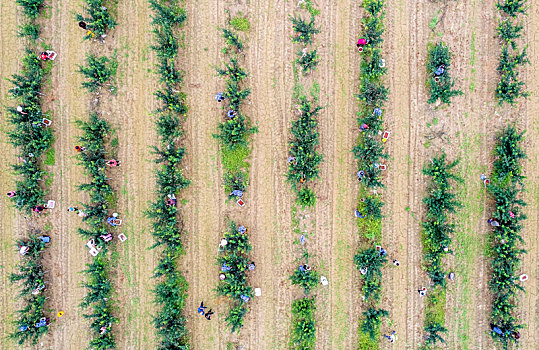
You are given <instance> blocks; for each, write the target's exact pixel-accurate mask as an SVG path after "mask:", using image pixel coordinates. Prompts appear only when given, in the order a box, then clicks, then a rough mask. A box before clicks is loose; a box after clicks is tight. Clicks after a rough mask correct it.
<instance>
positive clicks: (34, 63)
mask: <svg viewBox="0 0 539 350" xmlns="http://www.w3.org/2000/svg"><path fill="white" fill-rule="evenodd" d="M49 70H50V66H47V68H44V67H42V63H41V62H40V60H39V58H38V56H37V55H36V54H35V53H33V52H32V51H30V50H29V49H27V51H26V55H25V56H23V67H22V71H21V72H20V73H19V74H13V75H12V77H11V79H10V81H11V83H13V85H14V87H13V88H11V89H10V90H9V93H10V94H11V95H12V96H13V97H14V98H15V99H17V100H18V102H19V107H20V108H19V109H20V111H19V110H17V108H13V107H10V108H8V109H7V112H8V115H9V119H8V120H9V122H10V123H11V125H12V126H13V129H12V130H10V131H9V132H8V137H9V140H10V142H11V144H12V145H13V146H15V147H16V148H17V150H18V156H19V160H20V163H19V164H16V165H13V169H14V171H15V174H16V175H18V177H17V179H16V181H15V187H16V188H15V191H16V193H17V195H16V196H15V197H12V200H13V202H14V204H15V207H16V208H18V209H20V210H24V211H26V212H27V213H30V212H31V211H32V209H33V208H35V207H36V206H38V205H43V203H44V196H45V190H44V188H43V185H42V182H43V180H44V177H45V176H46V172H45V171H44V170H43V169H42V168H41V165H42V164H41V163H42V162H41V157H42V155H43V153H44V152H45V151H46V150H48V149H49V148H50V147H51V144H52V140H53V133H52V129H50V128H47V127H45V126H44V124H43V123H42V120H43V118H44V117H45V114H44V113H43V112H42V107H41V95H42V93H41V88H42V81H43V79H44V76H45V74H46V73H47V72H48V71H49ZM21 108H22V109H21Z"/></svg>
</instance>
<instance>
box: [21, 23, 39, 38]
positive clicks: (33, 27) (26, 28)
mask: <svg viewBox="0 0 539 350" xmlns="http://www.w3.org/2000/svg"><path fill="white" fill-rule="evenodd" d="M17 35H18V36H19V37H21V38H24V37H28V38H30V39H32V40H37V39H39V25H38V24H32V23H26V24H23V25H22V26H19V32H18V33H17Z"/></svg>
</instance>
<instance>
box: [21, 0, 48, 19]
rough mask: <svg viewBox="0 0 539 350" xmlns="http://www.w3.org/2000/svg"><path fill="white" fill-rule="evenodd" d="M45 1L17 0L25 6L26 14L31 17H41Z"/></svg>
mask: <svg viewBox="0 0 539 350" xmlns="http://www.w3.org/2000/svg"><path fill="white" fill-rule="evenodd" d="M44 2H45V1H44V0H16V3H17V5H19V6H21V7H22V8H23V12H24V15H25V16H27V17H29V18H31V19H35V18H38V17H39V12H40V11H41V9H42V8H43V3H44Z"/></svg>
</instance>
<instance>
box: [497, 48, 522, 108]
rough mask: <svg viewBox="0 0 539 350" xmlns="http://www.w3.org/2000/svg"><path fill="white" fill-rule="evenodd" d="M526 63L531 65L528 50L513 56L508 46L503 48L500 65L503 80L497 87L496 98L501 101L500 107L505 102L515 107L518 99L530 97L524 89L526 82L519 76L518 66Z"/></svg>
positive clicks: (499, 71) (499, 70)
mask: <svg viewBox="0 0 539 350" xmlns="http://www.w3.org/2000/svg"><path fill="white" fill-rule="evenodd" d="M526 63H529V60H528V57H527V52H526V48H524V50H522V52H521V53H516V54H514V55H512V54H511V53H509V49H508V47H507V45H504V46H503V47H502V52H501V54H500V64H499V65H498V73H499V74H500V77H501V79H500V82H499V83H498V86H497V87H496V98H498V99H499V104H500V105H501V104H502V103H503V102H507V103H509V104H511V105H513V104H515V103H516V100H517V99H518V98H520V97H524V98H526V97H528V95H529V93H528V92H526V91H524V89H523V88H524V82H522V81H520V80H519V76H518V75H519V73H518V66H521V65H524V64H526Z"/></svg>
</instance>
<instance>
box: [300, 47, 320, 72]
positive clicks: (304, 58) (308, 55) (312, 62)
mask: <svg viewBox="0 0 539 350" xmlns="http://www.w3.org/2000/svg"><path fill="white" fill-rule="evenodd" d="M297 56H298V58H296V63H297V64H299V65H300V66H301V70H302V71H303V73H304V74H307V73H310V72H312V71H313V70H315V69H316V66H318V62H319V61H320V57H319V56H318V54H317V53H316V50H312V51H310V52H305V53H303V52H301V51H300V52H298V54H297Z"/></svg>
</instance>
